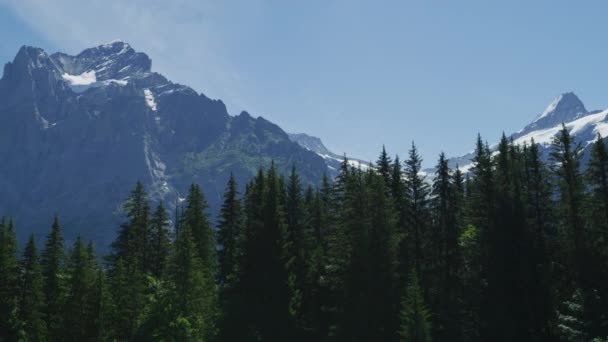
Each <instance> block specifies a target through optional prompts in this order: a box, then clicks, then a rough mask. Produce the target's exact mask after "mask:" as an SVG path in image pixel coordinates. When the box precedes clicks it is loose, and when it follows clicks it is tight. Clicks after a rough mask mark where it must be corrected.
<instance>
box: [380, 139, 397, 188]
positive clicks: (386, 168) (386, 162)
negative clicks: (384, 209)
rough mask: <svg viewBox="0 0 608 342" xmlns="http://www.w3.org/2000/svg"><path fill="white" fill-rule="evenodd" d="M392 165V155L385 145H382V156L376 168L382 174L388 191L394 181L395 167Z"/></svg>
mask: <svg viewBox="0 0 608 342" xmlns="http://www.w3.org/2000/svg"><path fill="white" fill-rule="evenodd" d="M391 165H392V164H391V157H389V156H388V154H387V153H386V149H385V148H384V145H382V153H380V157H379V158H378V161H377V162H376V169H377V171H378V173H379V174H380V176H382V179H384V184H385V185H386V189H387V191H390V189H391V186H392V183H393V180H392V177H393V167H392V166H391Z"/></svg>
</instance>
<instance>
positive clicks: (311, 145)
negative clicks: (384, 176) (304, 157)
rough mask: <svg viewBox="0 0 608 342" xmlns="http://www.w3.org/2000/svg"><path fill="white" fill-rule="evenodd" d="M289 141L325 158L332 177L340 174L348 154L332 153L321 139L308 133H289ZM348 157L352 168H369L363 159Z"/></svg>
mask: <svg viewBox="0 0 608 342" xmlns="http://www.w3.org/2000/svg"><path fill="white" fill-rule="evenodd" d="M289 139H290V140H291V141H293V142H296V143H298V144H299V145H300V146H302V147H304V148H305V149H307V150H309V151H312V152H314V153H316V154H318V155H319V156H320V157H321V158H323V159H324V160H325V162H326V163H327V167H328V168H329V169H330V174H331V175H336V174H337V173H338V170H339V168H340V164H341V163H342V161H343V160H344V157H345V156H346V154H345V155H342V156H340V155H338V154H336V153H334V152H331V151H330V150H329V149H327V147H325V145H324V144H323V142H322V141H321V139H319V138H317V137H313V136H311V135H308V134H306V133H289ZM346 157H347V159H348V163H349V164H350V165H351V166H352V167H355V168H360V169H363V170H365V169H367V168H368V167H369V162H365V161H363V160H361V159H357V158H352V157H348V156H346Z"/></svg>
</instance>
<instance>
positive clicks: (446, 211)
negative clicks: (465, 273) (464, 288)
mask: <svg viewBox="0 0 608 342" xmlns="http://www.w3.org/2000/svg"><path fill="white" fill-rule="evenodd" d="M458 177H461V176H458ZM459 181H460V180H459ZM460 186H461V184H460ZM456 191H458V190H457V189H455V188H454V186H453V184H452V177H451V175H450V169H449V167H448V161H447V159H446V157H445V154H444V153H441V154H440V155H439V160H438V162H437V166H436V171H435V178H434V179H433V186H432V192H431V195H432V198H433V199H432V200H431V205H432V208H433V210H432V211H433V223H434V224H433V233H432V242H431V244H432V248H431V249H432V253H433V259H432V260H430V264H431V265H430V267H431V268H432V270H433V272H432V273H433V279H434V281H433V283H434V284H438V286H437V287H435V288H432V289H431V290H432V291H433V292H434V295H433V297H434V298H435V299H436V302H434V303H432V304H433V306H434V307H435V308H434V311H435V312H437V320H436V324H435V329H436V331H437V333H436V335H437V337H438V338H439V337H441V336H449V337H450V338H451V339H452V340H458V339H459V332H460V331H459V327H458V307H459V305H458V302H457V297H456V296H457V292H456V291H457V290H458V288H457V284H458V281H457V280H458V278H457V274H458V271H459V269H458V235H459V231H458V222H457V215H458V214H457V205H458V204H457V203H456V201H457V199H456V196H457V193H456Z"/></svg>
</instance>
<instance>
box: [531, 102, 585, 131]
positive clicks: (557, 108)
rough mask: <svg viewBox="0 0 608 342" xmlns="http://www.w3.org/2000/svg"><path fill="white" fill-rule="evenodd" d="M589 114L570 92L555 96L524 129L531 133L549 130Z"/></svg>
mask: <svg viewBox="0 0 608 342" xmlns="http://www.w3.org/2000/svg"><path fill="white" fill-rule="evenodd" d="M587 114H589V111H588V110H587V109H586V108H585V105H584V104H583V102H582V101H581V100H580V99H579V98H578V96H576V95H575V94H574V93H572V92H568V93H563V94H561V95H559V96H557V97H556V98H555V99H554V100H553V101H552V102H551V103H550V104H549V106H547V108H546V109H545V110H544V111H543V112H542V113H541V114H540V115H538V116H537V117H536V119H535V120H534V121H533V122H532V123H531V124H530V125H528V126H526V127H525V128H524V130H523V131H522V133H523V132H524V131H531V130H534V129H539V128H549V127H553V126H555V125H558V124H561V123H563V122H569V121H572V120H576V119H578V118H580V117H582V116H585V115H587Z"/></svg>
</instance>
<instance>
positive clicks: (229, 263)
mask: <svg viewBox="0 0 608 342" xmlns="http://www.w3.org/2000/svg"><path fill="white" fill-rule="evenodd" d="M242 225H243V212H242V206H241V201H240V199H239V198H238V191H237V184H236V179H235V178H234V175H233V174H232V173H231V174H230V178H229V179H228V184H227V185H226V191H225V192H224V203H223V204H222V209H221V211H220V219H219V225H218V233H217V234H218V243H219V244H220V245H221V246H222V247H221V249H220V250H219V251H218V259H219V266H220V267H219V273H218V278H219V282H220V284H226V283H228V282H229V281H230V280H229V278H230V277H234V275H235V272H236V264H237V258H238V255H239V253H240V252H239V251H238V247H239V246H238V242H239V241H238V238H239V235H240V234H241V229H242Z"/></svg>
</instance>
